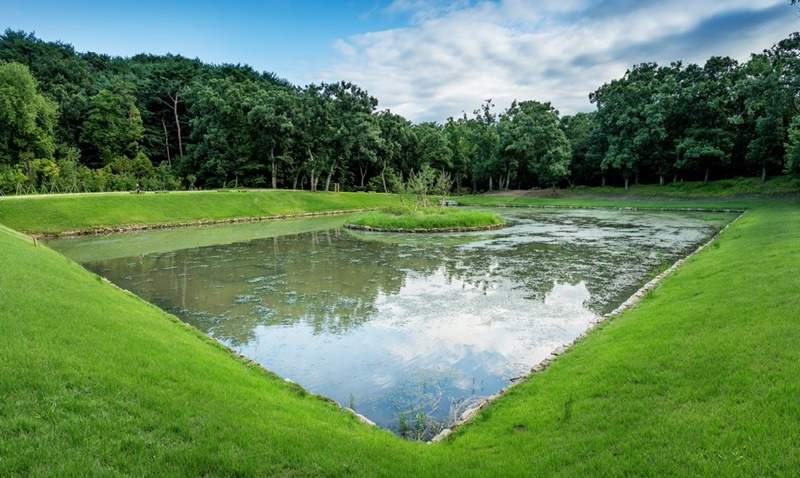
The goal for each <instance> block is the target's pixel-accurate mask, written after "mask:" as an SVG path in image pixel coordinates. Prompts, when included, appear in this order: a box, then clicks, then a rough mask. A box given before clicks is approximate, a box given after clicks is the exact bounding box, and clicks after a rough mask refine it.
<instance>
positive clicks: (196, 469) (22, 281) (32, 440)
mask: <svg viewBox="0 0 800 478" xmlns="http://www.w3.org/2000/svg"><path fill="white" fill-rule="evenodd" d="M215 194H216V195H217V196H216V197H219V196H224V195H232V196H235V195H237V194H241V195H243V196H246V195H248V194H254V195H255V194H263V197H258V198H256V197H251V198H249V200H250V202H251V203H255V202H254V201H253V200H254V199H259V201H258V202H259V203H260V202H262V201H263V200H266V198H267V197H268V195H269V194H273V193H268V192H265V193H196V196H195V197H197V198H198V202H199V201H200V199H199V198H201V197H203V196H204V195H208V196H214V195H215ZM282 194H291V193H282ZM111 196H113V195H111ZM119 196H120V198H121V199H119V200H117V199H115V201H119V202H118V203H115V204H116V205H115V206H114V207H113V208H112V207H111V206H108V205H107V204H106V206H104V207H106V208H108V209H109V210H108V211H106V213H105V214H107V215H108V216H105V217H121V218H124V217H125V216H126V215H128V214H131V213H130V212H127V211H125V209H127V208H133V207H134V206H132V204H136V203H135V202H133V201H137V200H139V199H141V198H140V197H136V196H132V195H128V196H125V195H119ZM177 196H179V195H177V194H176V195H174V196H173V195H172V193H170V194H168V195H159V196H156V195H150V196H144V197H154V198H155V197H164V198H170V200H171V198H173V197H177ZM185 196H188V197H191V196H192V195H189V194H186V195H185ZM362 196H363V197H365V198H369V197H370V196H373V197H375V198H379V197H380V196H378V195H362ZM89 197H90V198H94V197H101V196H89ZM66 199H72V200H73V201H75V202H72V203H70V204H71V205H70V207H69V208H66V209H60V211H61V212H60V213H59V215H60V219H59V222H58V227H57V228H50V226H49V225H48V224H49V223H48V219H47V218H48V217H53V214H54V213H53V212H52V211H53V210H54V209H58V208H63V207H64V206H63V205H58V204H59V202H60V201H65V200H66ZM51 201H55V203H51ZM92 201H93V199H89V202H90V203H91V202H92ZM153 201H154V203H153V204H152V205H151V206H150V207H151V210H152V211H158V213H157V214H159V215H160V216H159V217H158V219H157V220H154V221H153V223H157V222H159V221H162V223H174V222H192V221H194V220H197V219H205V216H204V217H194V218H193V217H191V216H190V215H187V213H186V212H185V211H171V209H170V208H171V207H174V206H171V205H165V204H158V202H157V200H153ZM203 201H210V200H209V199H205V198H204V199H203ZM312 201H313V199H312ZM19 203H26V204H25V206H24V207H23V206H19V205H18V204H19ZM600 203H601V204H602V205H607V206H619V205H620V203H615V202H614V199H612V198H610V199H608V200H601V201H600ZM717 203H722V204H730V205H732V207H731V208H740V207H745V208H747V209H748V212H747V213H746V214H745V215H744V216H743V217H742V218H741V219H739V220H738V221H737V222H736V223H734V224H733V225H732V226H731V227H730V228H729V229H728V230H727V231H725V232H724V233H723V234H722V236H721V237H720V238H719V239H718V240H717V242H716V245H714V246H712V247H709V248H706V249H705V250H704V251H703V252H701V253H700V254H698V255H697V256H695V257H694V258H692V259H691V260H689V261H688V262H687V263H686V264H684V265H683V266H682V267H681V268H680V269H679V270H678V271H677V272H675V273H674V274H672V275H671V276H669V277H668V278H667V279H666V280H665V281H664V282H663V283H662V284H661V285H660V286H659V287H658V288H657V289H656V290H655V291H654V292H653V293H651V294H650V295H648V297H647V298H646V299H645V300H644V301H643V302H641V303H640V304H639V305H638V306H637V307H636V308H634V309H632V310H630V311H628V312H626V313H624V314H622V315H621V316H619V317H617V318H615V319H613V320H611V321H609V322H607V323H606V324H605V325H603V326H601V327H600V328H598V329H596V330H594V331H593V332H592V333H591V334H590V335H589V337H588V338H587V339H584V340H582V341H580V342H579V343H578V344H576V345H575V346H574V347H573V348H572V349H570V350H569V351H568V352H567V353H566V354H564V355H562V356H561V357H559V358H558V359H557V360H556V362H555V363H554V364H553V365H552V366H551V367H550V368H549V369H548V370H547V371H545V372H543V373H540V374H537V375H535V376H532V377H530V378H529V379H527V380H526V381H524V383H522V384H521V385H518V386H517V387H515V388H513V389H512V390H511V391H510V392H509V393H507V395H506V396H505V397H503V398H502V399H500V400H498V401H497V402H495V403H494V404H493V405H492V406H490V407H489V408H487V409H486V410H484V411H483V412H481V414H480V415H479V416H478V418H477V419H476V420H475V421H474V422H472V423H471V424H470V425H468V426H465V427H463V428H461V429H459V430H458V431H457V432H456V433H455V434H454V435H452V436H451V437H450V438H448V439H447V440H445V441H444V442H443V443H440V444H435V445H426V444H420V443H410V442H404V441H402V440H400V439H399V438H396V437H395V436H393V435H391V434H390V433H388V432H385V431H382V430H377V429H372V428H369V427H366V426H364V425H361V424H360V423H359V422H358V421H357V420H356V419H355V418H353V417H352V416H350V415H349V414H347V413H345V412H342V411H340V410H338V409H337V408H336V407H335V406H334V405H331V404H330V403H328V402H326V401H325V400H322V399H320V398H317V397H313V396H310V395H308V394H306V393H304V392H303V391H302V390H301V389H299V388H298V387H296V386H292V385H290V384H287V383H285V382H283V381H282V380H280V379H279V378H277V377H274V376H272V375H271V374H269V373H267V372H265V371H263V370H262V369H260V368H259V367H257V366H254V365H252V364H249V363H248V362H247V361H245V360H241V359H238V358H236V357H234V356H233V355H231V354H230V353H229V352H228V351H227V350H225V349H224V348H222V347H221V346H219V345H216V344H215V343H214V342H213V341H211V340H209V339H207V338H205V337H204V336H203V335H202V334H200V333H199V332H197V331H195V330H194V329H192V328H190V327H188V326H185V325H182V324H181V323H180V322H179V321H177V320H176V319H175V318H174V317H172V316H170V315H168V314H166V313H164V312H162V311H160V310H159V309H157V308H155V307H153V306H151V305H149V304H146V303H144V302H143V301H141V300H139V299H138V298H136V297H134V296H132V295H130V294H128V293H126V292H124V291H121V290H119V289H117V288H115V287H114V286H111V285H109V284H107V283H106V282H105V281H103V280H101V279H100V278H99V277H97V276H96V275H94V274H91V273H89V272H87V271H85V270H83V269H82V268H81V267H79V266H77V265H76V264H74V263H73V262H71V261H70V260H68V259H66V258H64V257H63V256H60V255H58V254H56V253H55V252H53V251H51V250H49V249H47V248H46V247H43V246H41V245H39V247H34V244H33V241H32V240H31V239H30V238H28V237H26V236H23V235H20V234H17V233H16V232H14V231H12V230H10V229H7V228H2V229H0V339H1V340H0V397H1V398H0V476H79V475H83V476H274V475H277V476H632V475H633V476H794V475H796V474H797V471H798V470H800V380H799V379H798V378H799V377H800V298H799V297H800V293H799V292H800V200H798V199H774V200H765V199H754V200H739V201H736V202H735V204H734V203H726V202H725V201H715V204H714V206H715V207H719V204H717ZM10 204H14V205H13V206H9V205H10ZM51 204H52V205H51ZM547 204H549V205H553V204H559V202H557V201H556V202H553V201H549V202H547ZM621 205H624V206H630V205H631V204H630V201H627V200H626V201H624V202H623V203H622V204H621ZM658 205H659V203H656V202H643V203H641V204H638V206H642V207H647V206H658ZM681 205H682V206H689V207H694V206H698V205H706V204H701V203H698V202H693V203H681ZM95 207H97V206H96V205H95V204H86V205H85V207H84V205H83V203H82V201H81V200H80V198H77V197H76V198H74V199H73V198H45V197H41V198H20V199H16V198H15V199H13V200H12V199H3V200H0V222H2V223H4V224H6V225H13V227H14V228H16V229H17V230H25V231H35V232H58V231H59V230H76V229H83V228H87V226H86V224H89V226H88V227H103V226H106V225H111V224H104V223H103V222H102V221H101V220H99V219H98V220H89V221H88V222H87V220H86V219H85V218H78V219H71V216H70V212H69V211H83V210H84V209H86V210H91V209H94V208H95ZM358 207H369V204H362V205H359V206H358ZM114 208H121V210H116V209H114ZM20 209H25V210H27V211H28V213H27V214H28V216H29V217H28V219H27V220H29V221H31V222H30V224H32V225H31V226H26V217H25V215H21V213H19V212H18V211H19V210H20ZM256 209H257V208H256ZM342 209H344V208H342ZM15 211H16V212H15ZM77 214H78V216H81V214H83V213H77ZM141 214H142V215H140V216H138V217H137V219H136V220H134V221H131V223H136V224H144V223H148V222H150V218H149V217H146V215H144V214H143V213H141ZM153 214H156V213H155V212H154V213H153ZM172 214H174V216H175V220H172V217H173V216H172ZM249 215H251V216H261V215H264V212H263V210H261V209H258V210H253V211H252V213H251V214H249ZM32 216H36V217H32ZM178 216H179V217H178ZM246 216H248V210H247V208H246V207H244V206H242V209H241V210H237V211H235V213H234V214H233V216H231V217H246ZM41 218H44V219H41ZM118 224H124V221H123V222H122V223H117V224H113V225H115V226H116V225H118ZM59 228H60V229H59Z"/></svg>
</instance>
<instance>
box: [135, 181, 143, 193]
mask: <svg viewBox="0 0 800 478" xmlns="http://www.w3.org/2000/svg"><path fill="white" fill-rule="evenodd" d="M141 192H142V189H141V188H140V187H139V183H136V194H140V193H141Z"/></svg>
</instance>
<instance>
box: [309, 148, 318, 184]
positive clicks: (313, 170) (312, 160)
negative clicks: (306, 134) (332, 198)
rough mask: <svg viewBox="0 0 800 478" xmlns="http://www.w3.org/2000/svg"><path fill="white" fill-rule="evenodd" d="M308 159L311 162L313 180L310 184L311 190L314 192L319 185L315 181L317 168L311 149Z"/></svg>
mask: <svg viewBox="0 0 800 478" xmlns="http://www.w3.org/2000/svg"><path fill="white" fill-rule="evenodd" d="M308 159H309V160H310V162H311V165H312V166H311V178H310V180H309V183H308V187H309V189H310V190H311V191H312V192H313V191H316V190H317V189H316V186H317V183H316V182H315V181H314V173H315V172H316V168H315V167H314V153H312V152H311V148H308Z"/></svg>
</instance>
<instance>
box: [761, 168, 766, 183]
mask: <svg viewBox="0 0 800 478" xmlns="http://www.w3.org/2000/svg"><path fill="white" fill-rule="evenodd" d="M766 180H767V167H766V166H762V167H761V182H762V183H763V182H764V181H766Z"/></svg>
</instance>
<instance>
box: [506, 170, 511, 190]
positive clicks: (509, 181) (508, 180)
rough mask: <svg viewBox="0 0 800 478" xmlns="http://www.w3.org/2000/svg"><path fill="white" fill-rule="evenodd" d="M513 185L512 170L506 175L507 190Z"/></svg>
mask: <svg viewBox="0 0 800 478" xmlns="http://www.w3.org/2000/svg"><path fill="white" fill-rule="evenodd" d="M510 187H511V170H509V171H508V175H507V176H506V190H508V188H510Z"/></svg>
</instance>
